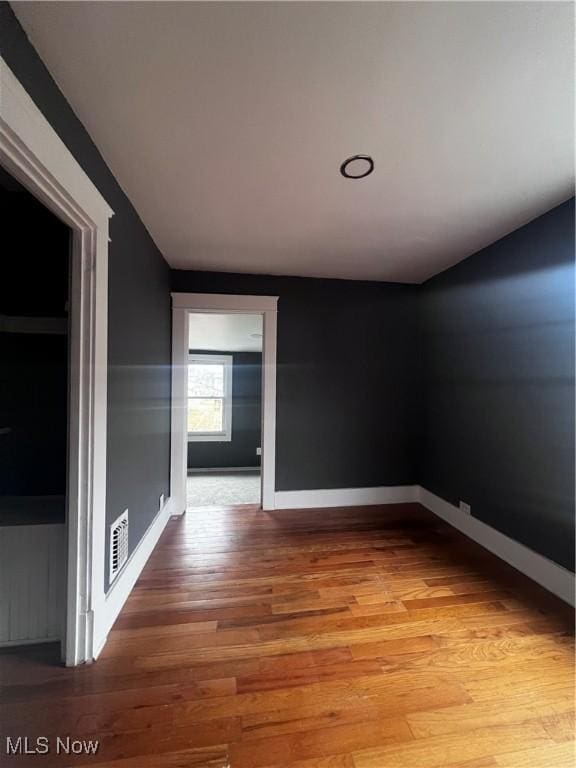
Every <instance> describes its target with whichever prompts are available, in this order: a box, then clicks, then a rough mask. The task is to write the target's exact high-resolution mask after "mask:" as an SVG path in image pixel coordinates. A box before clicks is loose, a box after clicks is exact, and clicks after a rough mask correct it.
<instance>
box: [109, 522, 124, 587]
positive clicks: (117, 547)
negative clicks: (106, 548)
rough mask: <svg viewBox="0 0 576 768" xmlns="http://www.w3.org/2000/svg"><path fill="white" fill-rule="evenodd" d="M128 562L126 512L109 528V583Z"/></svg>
mask: <svg viewBox="0 0 576 768" xmlns="http://www.w3.org/2000/svg"><path fill="white" fill-rule="evenodd" d="M126 560H128V510H127V509H125V510H124V512H122V514H121V515H120V517H119V518H117V519H116V520H115V521H114V522H113V523H112V525H111V526H110V583H112V582H113V581H114V579H115V578H116V576H118V574H119V573H120V571H121V570H122V566H123V565H124V563H125V562H126Z"/></svg>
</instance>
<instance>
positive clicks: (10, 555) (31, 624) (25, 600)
mask: <svg viewBox="0 0 576 768" xmlns="http://www.w3.org/2000/svg"><path fill="white" fill-rule="evenodd" d="M65 539H66V537H65V526H64V524H50V525H8V526H2V527H0V646H3V645H16V644H19V643H22V644H25V643H37V642H41V641H47V640H59V639H61V638H62V628H63V622H64V610H65V578H64V577H65V567H66V547H65Z"/></svg>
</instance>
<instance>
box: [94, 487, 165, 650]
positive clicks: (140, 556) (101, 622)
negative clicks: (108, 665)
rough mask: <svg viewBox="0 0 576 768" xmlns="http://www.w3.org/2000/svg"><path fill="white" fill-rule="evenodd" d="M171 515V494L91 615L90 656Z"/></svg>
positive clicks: (100, 645)
mask: <svg viewBox="0 0 576 768" xmlns="http://www.w3.org/2000/svg"><path fill="white" fill-rule="evenodd" d="M171 515H172V498H171V497H170V498H168V499H166V502H165V504H164V506H163V507H162V509H161V510H160V511H159V512H158V514H157V515H156V517H155V518H154V520H153V521H152V522H151V523H150V526H149V527H148V530H147V531H146V533H145V534H144V536H143V537H142V538H141V539H140V542H139V543H138V546H137V547H136V549H135V550H134V551H133V552H132V554H131V555H130V557H129V559H128V562H127V563H126V565H125V566H124V568H123V569H122V572H121V573H120V575H119V576H118V577H117V579H116V581H115V582H114V584H113V585H112V586H111V587H110V589H109V590H108V592H107V593H106V598H105V600H104V603H103V607H102V609H101V610H100V611H99V612H98V613H99V614H100V615H99V616H97V617H96V616H95V621H94V624H95V626H94V646H93V647H94V658H95V659H96V658H98V656H99V654H100V652H101V651H102V648H103V647H104V645H105V644H106V640H107V638H108V633H109V632H110V629H111V628H112V625H113V624H114V622H115V621H116V619H117V617H118V614H119V613H120V611H121V610H122V608H123V606H124V603H125V602H126V600H127V599H128V597H129V595H130V592H132V589H133V588H134V584H135V583H136V581H137V580H138V577H139V576H140V574H141V573H142V569H143V568H144V566H145V565H146V562H147V561H148V558H149V557H150V555H151V554H152V551H153V550H154V547H155V546H156V544H157V543H158V539H159V538H160V536H161V534H162V531H163V530H164V528H165V527H166V523H167V522H168V520H169V519H170V516H171Z"/></svg>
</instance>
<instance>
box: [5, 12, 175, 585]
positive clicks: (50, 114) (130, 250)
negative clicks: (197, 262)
mask: <svg viewBox="0 0 576 768" xmlns="http://www.w3.org/2000/svg"><path fill="white" fill-rule="evenodd" d="M0 53H1V54H2V56H3V57H4V59H5V60H6V62H7V64H8V66H9V67H10V68H11V69H12V71H13V72H14V73H15V75H16V76H17V77H18V79H19V80H20V82H21V83H22V85H23V86H24V88H26V90H27V91H28V93H29V95H30V96H31V97H32V99H33V100H34V101H35V103H36V104H37V106H38V107H39V109H40V110H41V111H42V112H43V114H44V116H45V117H46V119H47V120H48V121H49V122H50V124H51V125H52V126H53V128H54V130H55V131H56V132H57V133H58V135H59V136H60V138H61V139H62V140H63V141H64V143H65V144H66V145H67V147H68V148H69V150H70V151H71V153H72V154H73V155H74V157H75V158H76V160H77V161H78V163H79V164H80V165H81V166H82V168H83V169H84V170H85V172H86V173H87V174H88V176H89V177H90V179H91V180H92V181H93V183H94V184H95V185H96V187H98V189H99V190H100V192H101V193H102V195H103V196H104V197H105V199H106V200H107V202H108V203H109V204H110V206H111V207H112V208H113V210H114V216H113V217H112V219H111V221H110V238H111V242H110V249H109V316H108V323H109V333H108V345H109V346H108V361H109V373H108V460H107V488H106V491H107V494H106V495H107V504H106V506H107V510H106V517H107V521H108V522H111V521H112V520H114V519H115V518H116V517H117V516H118V515H119V514H120V513H121V512H122V511H123V510H124V509H125V508H127V507H128V508H129V510H130V550H133V549H134V547H135V546H136V544H137V543H138V542H139V541H140V539H141V538H142V536H143V534H144V532H145V531H146V529H147V528H148V526H149V525H150V523H151V521H152V519H153V518H154V516H155V515H156V513H157V511H158V499H159V496H160V494H161V493H164V494H166V496H168V493H169V462H170V367H169V366H170V357H171V349H170V338H171V330H170V270H169V268H168V266H167V264H166V263H165V261H164V259H163V258H162V255H161V253H160V252H159V250H158V249H157V248H156V246H155V244H154V242H153V241H152V238H151V237H150V235H149V234H148V232H147V230H146V228H145V227H144V225H143V224H142V221H141V220H140V218H139V217H138V214H137V213H136V211H135V210H134V208H133V206H132V205H131V203H130V201H129V200H128V198H127V197H126V195H125V194H124V192H123V191H122V189H121V188H120V186H119V184H118V183H117V181H116V180H115V178H114V176H113V175H112V173H111V171H110V169H109V168H108V166H107V165H106V163H105V162H104V160H103V158H102V156H101V155H100V153H99V151H98V149H97V148H96V146H95V145H94V143H93V142H92V140H91V138H90V136H89V134H88V133H87V131H86V129H85V128H84V127H83V125H82V123H81V122H80V121H79V120H78V118H77V117H76V115H75V114H74V112H73V111H72V109H71V107H70V105H69V104H68V102H67V101H66V99H65V98H64V96H63V95H62V93H61V92H60V90H59V88H58V86H57V85H56V83H55V82H54V80H53V79H52V77H51V76H50V73H49V72H48V70H47V69H46V67H45V66H44V64H43V63H42V61H41V60H40V58H39V56H38V54H37V53H36V51H35V49H34V48H33V46H32V45H31V44H30V42H29V41H28V39H27V37H26V35H25V33H24V31H23V29H22V27H21V26H20V25H19V23H18V21H17V20H16V17H15V16H14V14H13V12H12V10H11V8H10V6H9V5H8V3H5V2H2V3H0ZM135 87H142V88H147V84H146V83H145V82H142V83H141V84H140V86H138V85H136V86H135ZM150 183H151V184H153V183H154V180H153V179H151V180H150ZM105 572H106V573H107V572H108V568H107V567H106V568H105Z"/></svg>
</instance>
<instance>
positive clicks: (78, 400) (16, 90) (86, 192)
mask: <svg viewBox="0 0 576 768" xmlns="http://www.w3.org/2000/svg"><path fill="white" fill-rule="evenodd" d="M0 164H1V165H2V166H3V167H4V168H6V170H7V171H8V172H9V173H10V174H11V175H12V176H14V178H16V179H17V180H18V181H19V182H20V183H21V184H22V185H23V186H24V187H26V188H27V189H28V190H29V191H30V192H31V193H32V194H33V195H34V196H35V197H36V198H38V199H39V200H40V201H41V202H42V203H43V204H44V205H45V206H46V207H47V208H49V209H50V210H51V211H52V212H53V213H54V214H55V215H56V216H58V218H59V219H61V220H62V221H63V222H64V223H66V224H67V225H68V226H69V227H70V228H71V229H72V233H73V237H72V258H71V266H72V269H71V271H72V285H71V295H70V299H71V301H70V310H71V311H70V394H69V396H70V401H69V435H68V441H69V449H68V519H67V533H68V554H67V600H66V605H67V609H66V629H65V637H64V638H63V641H64V642H63V656H64V659H65V662H66V664H67V665H75V664H80V663H82V662H86V661H91V660H92V659H93V637H94V632H95V629H96V628H97V627H98V623H99V622H100V621H102V619H103V608H104V604H105V593H104V551H105V542H106V536H105V518H106V421H107V378H108V349H107V347H108V224H109V219H110V217H111V216H112V215H113V211H112V209H111V208H110V206H109V205H108V203H107V202H106V201H105V199H104V198H103V197H102V195H101V194H100V192H99V191H98V189H97V188H96V187H95V186H94V184H93V183H92V181H91V180H90V178H89V177H88V176H87V175H86V173H85V172H84V170H83V169H82V167H81V166H80V165H79V163H78V162H77V161H76V160H75V158H74V157H73V155H72V154H71V152H70V151H69V149H68V148H67V147H66V145H65V144H64V142H63V141H62V140H61V139H60V137H59V136H58V134H57V133H56V131H55V130H54V129H53V128H52V126H51V125H50V123H49V122H48V120H46V118H45V117H44V115H43V114H42V112H41V111H40V110H39V109H38V107H37V106H36V104H35V103H34V101H33V100H32V99H31V98H30V96H29V95H28V93H27V92H26V90H25V89H24V88H23V86H22V85H21V83H20V82H19V80H18V78H17V77H16V76H15V75H14V73H13V72H12V71H11V70H10V68H9V67H8V65H7V63H6V62H5V60H4V59H3V58H2V57H0Z"/></svg>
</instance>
